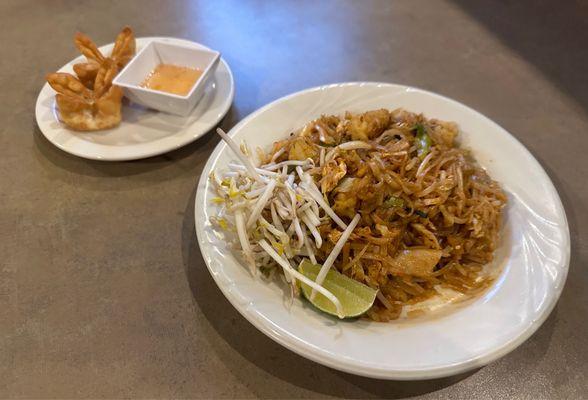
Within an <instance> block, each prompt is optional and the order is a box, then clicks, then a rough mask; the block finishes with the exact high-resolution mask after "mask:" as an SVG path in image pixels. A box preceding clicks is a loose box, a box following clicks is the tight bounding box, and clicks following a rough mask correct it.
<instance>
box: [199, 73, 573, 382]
mask: <svg viewBox="0 0 588 400" xmlns="http://www.w3.org/2000/svg"><path fill="white" fill-rule="evenodd" d="M343 86H377V87H381V86H385V87H390V88H396V89H401V90H406V91H417V92H421V93H425V94H427V95H430V96H433V97H438V98H441V99H443V100H444V101H447V102H450V103H452V104H453V105H455V106H458V107H460V108H463V109H465V110H468V111H471V112H473V113H475V114H476V115H477V116H478V117H481V118H482V119H484V120H485V121H486V122H488V123H490V124H491V125H492V126H493V127H494V128H497V129H498V130H500V131H502V132H504V133H505V134H506V136H507V137H508V138H509V140H511V141H512V142H513V144H514V145H515V146H517V147H518V151H522V152H524V153H526V155H527V156H528V157H529V159H530V161H531V162H533V163H535V166H536V167H537V168H538V170H540V171H541V172H540V173H541V174H543V176H544V178H545V179H546V182H548V184H549V185H550V189H551V191H552V192H553V193H554V194H555V200H556V202H557V204H556V206H557V207H558V209H559V210H560V211H561V214H562V218H563V221H562V222H563V224H562V226H561V229H560V230H561V232H563V235H562V238H563V242H562V246H561V247H562V250H563V260H562V263H561V267H562V278H561V284H560V285H559V286H555V287H554V295H553V296H552V297H551V298H550V303H549V304H548V305H547V306H546V307H545V308H544V309H543V312H542V313H541V314H540V315H538V316H536V318H535V319H534V320H533V321H532V323H531V324H530V325H529V326H528V327H527V328H526V329H525V330H522V331H521V332H520V333H519V334H518V335H517V336H515V337H514V338H513V339H511V340H509V341H506V342H505V343H503V344H502V345H501V346H497V347H496V348H494V349H492V350H489V351H487V352H486V353H483V354H480V355H477V356H475V357H473V358H471V359H469V360H467V361H464V362H458V363H454V364H448V365H444V366H439V367H433V368H426V369H413V370H398V369H386V368H378V367H374V366H373V365H367V364H365V363H363V362H358V361H356V362H349V361H347V360H341V359H337V357H336V356H333V355H325V354H323V353H316V352H313V351H312V348H311V347H310V346H308V344H306V343H305V342H304V341H302V340H297V339H295V338H292V337H291V336H286V335H282V334H280V333H279V332H277V331H275V330H274V329H272V328H271V327H270V326H269V325H267V324H264V320H263V319H262V318H259V317H258V314H257V313H251V312H250V313H246V312H245V311H246V308H245V307H243V309H241V307H240V306H237V304H236V299H235V298H234V297H233V296H231V294H230V291H228V290H227V288H225V287H224V286H223V285H221V284H219V280H218V278H217V276H216V274H215V273H214V272H213V270H212V269H211V266H210V263H211V259H210V255H209V254H208V252H205V251H204V249H203V238H204V224H199V223H198V221H199V220H201V218H199V209H198V205H199V204H201V203H203V202H204V189H203V188H204V187H205V186H206V181H207V179H208V172H209V171H210V170H211V169H212V166H213V164H215V163H216V161H217V160H218V158H219V156H220V155H221V153H222V152H223V151H224V149H225V148H226V147H227V145H226V143H224V141H220V142H219V143H218V144H217V146H216V147H215V148H214V150H213V151H212V153H211V154H210V156H209V158H208V160H207V162H206V164H205V165H204V167H203V169H202V172H201V175H200V178H199V179H198V186H197V188H198V190H197V193H196V197H195V199H194V225H195V230H196V236H197V241H198V246H199V248H200V250H201V254H202V258H203V259H204V261H205V264H206V267H207V269H208V272H209V273H210V275H211V276H212V278H213V280H214V282H215V284H216V285H217V287H218V288H219V289H220V290H221V292H222V293H223V295H224V296H225V298H226V299H227V300H228V301H229V302H230V303H231V305H232V306H233V307H234V308H235V309H236V310H237V311H238V312H239V314H241V315H242V316H243V317H244V318H245V319H246V320H247V321H249V322H250V323H251V324H252V325H253V326H255V327H256V328H257V329H258V330H259V331H260V332H262V333H263V334H265V335H266V336H268V337H269V338H270V339H272V340H274V341H275V342H276V343H278V344H280V345H282V346H284V347H285V348H287V349H289V350H291V351H293V352H294V353H296V354H298V355H300V356H302V357H305V358H307V359H309V360H312V361H314V362H317V363H319V364H322V365H325V366H327V367H330V368H333V369H336V370H339V371H343V372H347V373H351V374H354V375H360V376H364V377H368V378H376V379H387V380H424V379H436V378H443V377H448V376H453V375H456V374H460V373H464V372H468V371H471V370H473V369H475V368H479V367H482V366H485V365H487V364H489V363H491V362H493V361H496V360H497V359H499V358H501V357H503V356H505V355H506V354H508V353H510V352H511V351H513V350H514V349H516V348H517V347H518V346H520V345H521V344H522V343H524V342H525V341H526V340H527V339H528V338H529V337H531V336H532V335H533V334H534V333H535V332H536V331H537V330H538V329H539V327H540V326H541V325H542V324H543V323H544V322H545V320H546V319H547V318H548V317H549V315H550V314H551V312H552V311H553V309H554V308H555V305H556V304H557V302H558V300H559V298H560V296H561V293H562V291H563V288H564V287H565V283H566V281H567V276H568V272H569V264H570V255H571V241H570V230H569V223H568V219H567V215H566V211H565V207H564V205H563V202H562V201H561V197H560V195H559V192H558V191H557V188H556V187H555V185H554V184H553V181H552V180H551V178H550V176H549V175H548V174H547V172H546V171H545V169H544V168H543V166H542V165H541V164H540V163H539V161H538V160H537V159H536V158H535V157H534V155H533V154H532V153H531V152H530V151H529V150H528V149H527V148H526V147H525V146H524V145H523V144H522V143H521V142H520V141H519V140H518V139H517V138H516V137H515V136H514V135H512V134H511V133H510V132H509V131H508V130H506V129H504V128H503V127H502V126H500V125H499V124H498V123H496V122H495V121H493V120H492V119H490V118H488V117H487V116H485V115H484V114H482V113H481V112H479V111H477V110H475V109H474V108H471V107H469V106H467V105H465V104H463V103H461V102H459V101H457V100H454V99H452V98H449V97H447V96H444V95H441V94H438V93H435V92H432V91H429V90H425V89H421V88H418V87H415V86H409V85H403V84H398V83H390V82H375V81H354V82H341V83H331V84H327V85H320V86H315V87H311V88H307V89H303V90H300V91H297V92H294V93H291V94H288V95H285V96H283V97H280V98H278V99H275V100H273V101H271V102H269V103H268V104H266V105H264V106H262V107H260V108H258V109H256V110H255V111H253V112H252V113H251V114H249V115H248V116H246V117H245V118H244V119H243V120H241V121H240V122H239V123H237V124H236V125H235V126H234V127H233V128H231V130H230V131H229V132H227V133H228V135H229V136H232V135H233V134H235V132H236V131H238V130H240V129H241V128H242V127H243V126H244V125H246V124H247V123H249V121H251V120H252V119H254V118H255V117H257V116H258V115H259V114H261V113H263V112H264V111H266V110H267V109H269V108H270V107H272V106H274V105H276V104H278V103H281V102H284V101H287V100H289V99H290V98H292V97H295V96H299V95H302V94H304V93H307V92H312V91H319V90H325V89H328V88H331V87H343ZM200 214H201V213H200ZM206 244H208V243H206ZM208 245H209V246H212V245H211V244H208Z"/></svg>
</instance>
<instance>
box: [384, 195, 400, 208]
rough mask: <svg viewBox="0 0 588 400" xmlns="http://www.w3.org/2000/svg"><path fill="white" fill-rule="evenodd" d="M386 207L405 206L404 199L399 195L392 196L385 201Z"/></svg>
mask: <svg viewBox="0 0 588 400" xmlns="http://www.w3.org/2000/svg"><path fill="white" fill-rule="evenodd" d="M384 207H388V208H392V207H404V200H402V199H401V198H399V197H394V196H390V197H389V198H388V199H386V200H385V201H384Z"/></svg>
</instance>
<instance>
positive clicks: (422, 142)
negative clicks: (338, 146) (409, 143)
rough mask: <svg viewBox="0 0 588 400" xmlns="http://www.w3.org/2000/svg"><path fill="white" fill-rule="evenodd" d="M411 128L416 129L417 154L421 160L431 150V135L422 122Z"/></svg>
mask: <svg viewBox="0 0 588 400" xmlns="http://www.w3.org/2000/svg"><path fill="white" fill-rule="evenodd" d="M413 130H416V135H415V139H416V144H417V155H418V156H419V158H420V159H421V160H422V159H423V158H425V156H426V155H427V154H429V152H430V151H431V144H432V141H431V137H430V136H429V135H428V134H427V130H426V128H425V126H424V125H423V124H416V125H415V126H414V128H413Z"/></svg>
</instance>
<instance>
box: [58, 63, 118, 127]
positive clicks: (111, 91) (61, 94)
mask: <svg viewBox="0 0 588 400" xmlns="http://www.w3.org/2000/svg"><path fill="white" fill-rule="evenodd" d="M117 72H118V68H117V65H116V64H115V62H114V61H113V60H111V59H105V60H104V61H103V63H102V64H101V65H100V67H99V68H98V70H97V73H96V77H95V80H94V82H93V87H94V90H90V89H88V88H87V87H86V86H85V85H84V84H82V82H81V81H80V80H79V79H78V78H76V77H75V76H73V75H71V74H68V73H63V72H55V73H52V74H48V75H47V82H48V83H49V85H51V87H52V88H53V89H54V90H55V91H56V92H57V95H56V96H55V99H56V101H57V107H58V109H59V117H60V119H61V121H62V122H63V123H65V124H66V125H67V126H68V127H70V128H72V129H75V130H79V131H96V130H101V129H109V128H113V127H115V126H117V125H118V124H119V123H120V121H121V100H122V95H123V93H122V89H121V88H120V87H118V86H115V85H113V84H112V80H113V79H114V77H115V76H116V74H117Z"/></svg>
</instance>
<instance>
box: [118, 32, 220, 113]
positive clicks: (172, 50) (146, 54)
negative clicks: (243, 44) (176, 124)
mask: <svg viewBox="0 0 588 400" xmlns="http://www.w3.org/2000/svg"><path fill="white" fill-rule="evenodd" d="M219 59H220V53H219V52H218V51H213V50H205V49H195V48H194V47H190V46H183V45H180V44H172V43H168V42H163V41H157V40H154V41H152V42H151V43H149V44H148V45H147V46H145V47H144V48H143V49H141V51H139V53H138V54H137V55H136V56H135V57H134V58H133V59H132V60H131V61H130V62H129V63H128V64H127V65H126V67H125V68H124V69H123V70H122V71H121V72H120V73H119V74H118V75H117V77H116V78H115V79H114V81H113V83H114V84H115V85H118V86H120V87H122V88H123V90H124V93H125V96H127V97H128V98H129V99H131V100H132V101H134V102H136V103H139V104H142V105H144V106H146V107H150V108H154V109H156V110H160V111H164V112H168V113H171V114H176V115H182V116H186V115H188V114H190V112H191V111H192V109H193V108H194V106H195V105H196V103H198V101H199V100H200V99H201V98H202V96H203V95H204V90H205V88H206V85H207V83H208V81H209V80H210V78H211V77H212V75H213V73H214V70H215V69H216V67H217V65H218V61H219ZM159 64H173V65H179V66H183V67H189V68H197V69H200V70H202V71H203V72H202V75H201V76H200V78H199V79H198V80H197V81H196V84H195V85H194V86H193V87H192V89H191V90H190V92H189V93H188V94H187V95H185V96H180V95H177V94H173V93H167V92H162V91H159V90H152V89H148V88H145V87H141V86H140V85H141V83H142V82H143V81H144V80H145V78H147V76H148V75H149V73H150V72H151V71H153V70H154V69H155V67H157V66H158V65H159Z"/></svg>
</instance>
